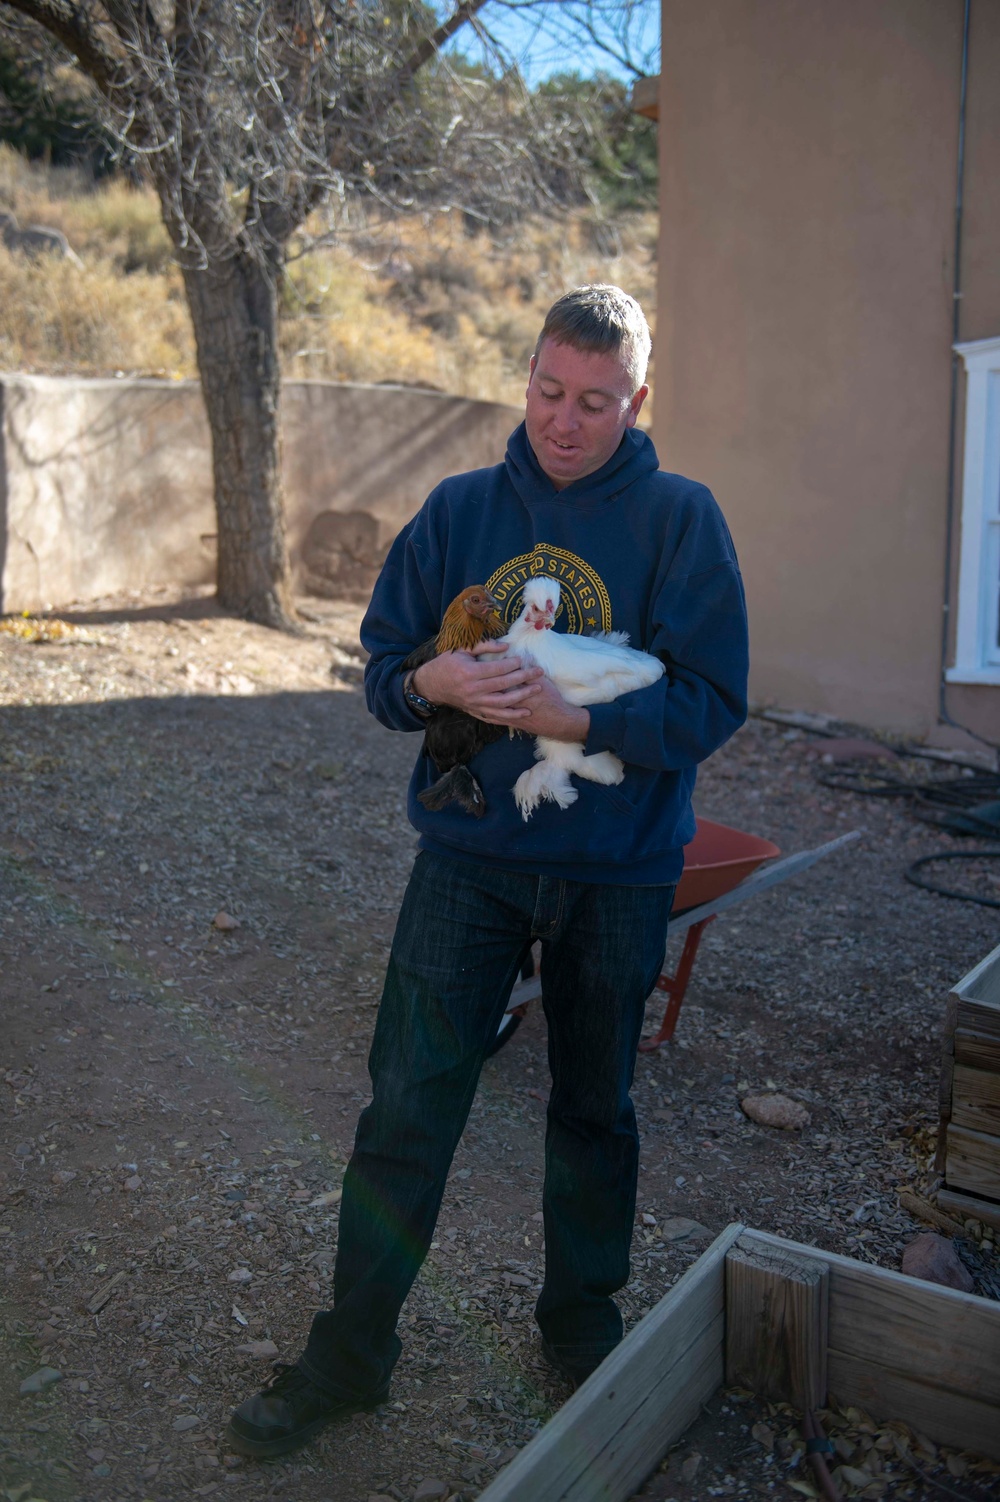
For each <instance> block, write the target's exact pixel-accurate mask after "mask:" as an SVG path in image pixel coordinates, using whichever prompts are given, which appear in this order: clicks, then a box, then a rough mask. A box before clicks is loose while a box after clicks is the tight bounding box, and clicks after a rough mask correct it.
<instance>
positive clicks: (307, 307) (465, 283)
mask: <svg viewBox="0 0 1000 1502" xmlns="http://www.w3.org/2000/svg"><path fill="white" fill-rule="evenodd" d="M0 210H6V211H8V212H12V213H13V214H15V215H16V217H17V220H18V222H19V224H21V225H22V226H24V225H28V224H43V225H47V226H51V227H53V228H55V229H59V230H61V231H62V232H63V233H64V234H65V235H66V237H67V239H68V241H69V243H70V245H71V246H72V248H73V250H74V251H75V252H76V254H77V255H78V256H79V257H80V259H81V261H82V263H83V265H82V268H81V267H78V266H76V265H74V264H73V263H72V262H71V261H67V260H63V259H60V258H57V257H54V256H51V255H49V256H44V257H42V258H40V259H38V260H28V259H26V258H25V257H24V256H23V255H22V254H20V253H12V252H9V251H7V250H6V249H5V248H4V247H3V245H2V244H0V369H2V370H19V371H27V372H31V373H35V374H48V375H66V374H70V373H76V374H81V375H117V374H125V375H152V376H161V377H163V378H165V379H177V378H179V377H183V376H192V375H195V374H196V367H195V354H194V339H193V335H192V331H191V324H190V320H189V317H188V313H187V308H186V304H185V301H184V293H183V287H182V283H181V277H180V273H179V271H178V269H177V267H176V266H175V265H174V264H173V262H172V259H171V252H170V246H169V243H168V240H167V237H166V234H165V232H164V230H163V227H162V225H161V223H160V217H159V209H158V205H157V202H156V199H155V197H154V196H153V194H152V193H151V192H144V191H140V190H137V189H135V188H131V187H129V186H128V185H127V184H125V183H124V182H123V181H121V180H118V179H105V180H104V181H102V182H100V183H98V184H94V183H92V182H91V181H90V180H89V179H88V178H87V177H86V175H85V174H83V173H82V172H79V171H77V170H75V169H71V168H46V167H42V166H36V165H33V164H29V163H28V162H26V161H25V160H24V159H23V158H22V157H20V156H19V155H18V154H17V153H15V152H14V151H12V150H11V149H10V148H9V147H4V146H0ZM309 228H310V230H311V232H312V234H313V236H317V235H319V234H320V233H321V230H322V226H321V224H320V223H319V222H318V221H317V222H315V223H311V224H310V226H309ZM296 251H297V254H296V257H295V259H293V261H292V262H291V264H290V267H289V271H288V276H287V278H286V282H285V285H284V288H283V290H282V322H281V356H282V365H283V369H284V372H285V374H286V376H289V377H293V378H303V377H314V378H321V379H327V380H347V381H372V382H379V381H400V382H406V383H412V384H418V385H422V386H431V387H435V388H437V389H440V390H443V391H451V392H459V393H461V394H463V395H466V396H473V397H479V398H483V399H486V400H495V401H507V402H512V403H514V404H517V403H519V402H520V401H521V399H522V397H523V392H524V378H525V372H526V368H527V362H528V357H529V355H530V353H531V350H532V347H533V345H534V340H535V336H536V334H537V330H538V328H539V326H540V324H541V320H542V318H543V316H544V313H545V310H546V308H547V307H548V306H549V304H550V303H551V302H552V301H553V300H554V299H555V298H556V297H557V296H558V295H559V294H560V292H562V291H563V290H564V289H565V288H566V287H568V286H573V285H578V284H580V283H582V282H587V281H615V282H618V283H620V284H621V285H623V286H625V287H626V288H628V290H629V291H631V292H633V293H634V294H635V295H636V296H637V297H639V299H640V300H641V301H642V303H643V306H644V307H645V308H646V311H647V314H648V315H649V316H650V321H651V323H652V322H653V315H654V313H655V255H656V216H655V215H654V214H652V213H642V214H636V213H633V214H628V215H618V216H616V217H614V218H608V217H607V216H605V215H604V214H603V213H602V212H600V211H599V210H595V209H589V208H588V209H576V210H573V211H568V210H567V211H566V212H564V213H561V214H559V216H558V217H555V216H553V217H550V218H547V219H537V218H536V219H533V220H529V221H525V222H524V223H523V224H522V225H520V226H518V228H517V229H516V231H513V232H511V233H510V234H509V235H508V236H507V237H506V238H505V239H503V240H497V239H494V238H491V237H490V236H488V235H487V234H485V233H481V232H473V233H469V231H468V228H467V226H466V225H465V223H464V222H463V219H462V216H461V215H460V214H459V213H457V212H456V213H453V214H450V215H449V214H435V215H433V216H431V215H428V216H424V217H419V216H415V217H414V218H412V219H408V220H405V221H388V220H384V219H376V218H374V217H373V216H371V215H364V214H362V213H361V212H360V210H358V209H357V207H353V208H351V210H350V212H349V214H346V215H344V216H343V219H342V222H341V223H340V224H339V225H338V226H337V242H336V243H335V244H332V245H324V246H320V247H315V246H314V247H312V248H309V246H308V244H307V243H306V242H303V243H301V244H300V245H299V246H298V247H296Z"/></svg>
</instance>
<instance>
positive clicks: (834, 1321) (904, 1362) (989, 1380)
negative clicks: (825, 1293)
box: [741, 1231, 1000, 1439]
mask: <svg viewBox="0 0 1000 1502" xmlns="http://www.w3.org/2000/svg"><path fill="white" fill-rule="evenodd" d="M741 1240H748V1241H749V1240H752V1241H755V1242H762V1243H764V1244H766V1245H775V1244H776V1245H777V1246H779V1247H782V1246H784V1247H787V1248H789V1249H790V1250H793V1251H795V1252H796V1253H801V1254H802V1255H803V1256H805V1257H813V1258H816V1259H820V1260H822V1261H823V1262H825V1263H827V1264H828V1266H829V1269H830V1316H829V1318H830V1325H829V1356H828V1360H829V1361H830V1362H831V1363H832V1361H833V1357H834V1352H836V1353H837V1354H838V1355H841V1356H845V1357H850V1358H851V1359H856V1360H858V1361H860V1362H862V1363H870V1364H872V1365H874V1366H880V1367H884V1368H887V1369H890V1370H892V1371H893V1372H895V1373H896V1374H897V1375H900V1376H912V1377H913V1379H914V1380H915V1381H920V1382H924V1383H928V1384H931V1385H933V1386H934V1387H935V1389H936V1390H939V1391H941V1392H951V1393H954V1394H957V1395H958V1396H962V1395H963V1394H965V1395H967V1396H969V1397H975V1398H976V1399H977V1400H980V1401H983V1402H985V1403H987V1404H989V1405H992V1408H993V1412H994V1422H995V1424H996V1426H997V1432H998V1435H1000V1304H998V1303H996V1302H995V1301H994V1300H992V1299H981V1298H977V1297H976V1295H975V1294H971V1293H960V1292H959V1291H958V1290H957V1289H954V1288H940V1287H938V1286H937V1285H936V1284H933V1283H924V1282H922V1281H921V1280H920V1279H918V1278H908V1277H906V1276H905V1275H904V1274H903V1273H897V1272H892V1271H891V1270H890V1269H889V1268H885V1267H874V1266H871V1265H869V1264H867V1263H863V1262H855V1261H853V1260H852V1259H851V1258H850V1257H840V1256H837V1255H836V1254H835V1253H833V1252H821V1251H818V1250H817V1249H816V1248H815V1247H803V1246H799V1245H798V1244H797V1243H795V1242H786V1241H784V1240H783V1239H782V1238H780V1237H772V1236H768V1235H767V1234H766V1233H765V1232H763V1231H747V1232H745V1233H744V1236H743V1238H741ZM828 1381H829V1385H830V1388H831V1391H832V1390H833V1370H832V1365H831V1367H830V1371H829V1373H828ZM895 1417H896V1418H901V1419H903V1420H905V1421H906V1422H909V1419H907V1415H906V1414H905V1413H898V1414H896V1415H895ZM918 1427H919V1426H918ZM928 1432H930V1434H931V1436H932V1438H934V1439H936V1438H937V1437H938V1436H937V1434H936V1433H935V1432H934V1430H933V1429H930V1430H929V1431H928Z"/></svg>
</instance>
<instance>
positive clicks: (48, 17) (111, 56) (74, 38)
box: [3, 0, 122, 98]
mask: <svg viewBox="0 0 1000 1502" xmlns="http://www.w3.org/2000/svg"><path fill="white" fill-rule="evenodd" d="M3 3H4V4H5V5H8V6H9V7H10V9H11V10H16V11H19V12H20V13H21V15H23V16H27V17H28V19H29V20H31V21H37V22H38V24H39V26H44V28H45V30H46V31H47V32H48V33H49V34H50V35H51V36H54V37H55V38H56V40H57V41H59V42H61V43H62V45H63V46H64V47H65V48H66V50H67V51H68V52H71V53H72V54H73V56H74V57H75V58H77V59H78V61H79V63H80V65H81V67H82V68H83V70H84V72H85V73H87V74H88V75H89V77H90V78H92V79H93V81H94V83H95V84H96V85H97V87H98V88H99V89H100V91H101V93H102V94H103V95H104V96H105V98H108V97H110V95H111V94H112V92H113V91H114V88H115V84H116V82H117V78H118V74H119V73H120V70H121V66H122V58H121V56H120V55H118V54H117V53H116V51H115V49H114V48H113V47H111V46H109V45H108V41H107V40H106V39H105V38H104V37H103V36H102V34H101V33H102V31H103V30H104V28H103V27H100V26H95V25H94V22H93V18H92V16H91V15H90V14H89V13H88V11H87V10H85V9H84V7H82V6H80V5H73V4H71V3H69V0H3Z"/></svg>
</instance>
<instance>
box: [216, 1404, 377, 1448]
mask: <svg viewBox="0 0 1000 1502" xmlns="http://www.w3.org/2000/svg"><path fill="white" fill-rule="evenodd" d="M388 1396H389V1393H388V1389H387V1390H386V1391H385V1392H382V1393H379V1394H377V1396H376V1397H374V1398H370V1399H369V1400H368V1401H367V1402H358V1403H351V1404H347V1403H345V1404H344V1405H343V1407H340V1408H337V1409H335V1410H334V1411H333V1413H325V1414H323V1415H322V1417H321V1418H318V1419H313V1421H312V1423H311V1424H304V1425H303V1427H302V1428H301V1429H296V1431H295V1433H294V1434H286V1435H284V1436H283V1437H282V1438H280V1439H251V1438H250V1437H249V1436H248V1435H246V1434H241V1433H240V1432H239V1430H238V1429H234V1428H233V1424H232V1420H230V1422H229V1423H228V1424H227V1425H226V1428H225V1433H224V1438H225V1440H226V1443H227V1444H228V1445H229V1448H230V1449H231V1450H235V1451H236V1453H237V1454H238V1455H245V1456H247V1457H248V1459H250V1460H273V1459H276V1458H277V1457H278V1456H279V1455H290V1454H291V1452H292V1451H293V1450H298V1449H301V1447H302V1446H303V1445H306V1444H308V1443H309V1441H310V1440H311V1439H312V1437H313V1435H314V1434H318V1433H319V1431H320V1429H325V1428H326V1426H327V1424H332V1423H334V1422H335V1421H336V1420H337V1419H340V1418H344V1419H346V1418H350V1416H351V1414H352V1413H370V1412H371V1411H372V1409H374V1408H378V1407H379V1405H380V1404H382V1403H384V1402H385V1401H386V1399H387V1398H388Z"/></svg>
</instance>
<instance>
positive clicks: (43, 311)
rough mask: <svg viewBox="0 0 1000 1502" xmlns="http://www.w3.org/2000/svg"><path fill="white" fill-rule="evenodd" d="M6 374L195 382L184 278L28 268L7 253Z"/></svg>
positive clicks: (0, 321) (2, 284) (0, 298)
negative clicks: (188, 378) (138, 377)
mask: <svg viewBox="0 0 1000 1502" xmlns="http://www.w3.org/2000/svg"><path fill="white" fill-rule="evenodd" d="M0 367H2V368H3V369H5V370H23V371H28V372H33V373H34V374H46V375H68V374H72V373H79V374H81V375H114V374H116V373H117V372H119V371H125V372H128V373H129V374H132V375H161V376H163V375H165V376H189V375H194V374H195V362H194V341H193V338H192V334H191V321H190V319H189V317H188V312H187V307H186V305H185V303H184V300H183V296H182V292H181V288H180V277H179V274H178V273H177V272H176V271H175V272H174V273H173V274H172V275H171V276H150V275H148V274H147V273H145V272H136V273H135V275H133V276H127V277H123V276H122V275H121V274H120V273H119V272H118V271H117V270H116V268H115V267H114V266H113V265H112V264H110V263H108V262H104V263H103V265H96V266H94V265H91V266H85V267H84V269H83V270H82V271H81V270H80V269H79V268H78V267H76V266H74V265H73V264H72V262H70V261H64V260H62V259H60V258H59V257H57V256H53V255H46V256H40V257H38V258H37V259H36V260H29V259H27V258H26V257H24V256H22V255H15V254H11V253H10V252H8V251H7V250H5V249H4V248H3V246H0Z"/></svg>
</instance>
